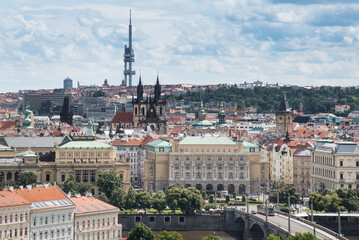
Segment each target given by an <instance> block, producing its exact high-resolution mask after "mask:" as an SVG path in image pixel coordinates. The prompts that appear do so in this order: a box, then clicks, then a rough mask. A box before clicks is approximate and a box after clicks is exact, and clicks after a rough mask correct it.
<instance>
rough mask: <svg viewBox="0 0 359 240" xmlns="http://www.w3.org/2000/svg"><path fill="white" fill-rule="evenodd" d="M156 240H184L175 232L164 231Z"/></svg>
mask: <svg viewBox="0 0 359 240" xmlns="http://www.w3.org/2000/svg"><path fill="white" fill-rule="evenodd" d="M156 240H183V236H182V235H181V234H180V233H178V232H175V231H170V232H167V231H166V230H163V231H161V232H160V233H159V234H158V235H157V237H156Z"/></svg>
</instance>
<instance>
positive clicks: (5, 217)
mask: <svg viewBox="0 0 359 240" xmlns="http://www.w3.org/2000/svg"><path fill="white" fill-rule="evenodd" d="M30 205H31V203H30V202H28V201H26V200H25V199H23V198H21V197H20V196H18V195H17V194H15V193H14V190H13V188H11V189H10V190H9V191H0V239H1V240H3V239H13V240H17V239H19V240H20V239H23V240H26V239H29V231H30V229H29V219H30Z"/></svg>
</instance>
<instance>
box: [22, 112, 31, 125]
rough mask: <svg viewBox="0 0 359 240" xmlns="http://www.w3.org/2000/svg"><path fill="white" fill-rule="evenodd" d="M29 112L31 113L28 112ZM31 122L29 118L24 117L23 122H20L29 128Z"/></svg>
mask: <svg viewBox="0 0 359 240" xmlns="http://www.w3.org/2000/svg"><path fill="white" fill-rule="evenodd" d="M30 112H31V111H30ZM31 122H32V120H31V119H30V118H29V116H26V117H25V118H24V119H23V120H22V124H23V125H25V126H29V125H30V124H31Z"/></svg>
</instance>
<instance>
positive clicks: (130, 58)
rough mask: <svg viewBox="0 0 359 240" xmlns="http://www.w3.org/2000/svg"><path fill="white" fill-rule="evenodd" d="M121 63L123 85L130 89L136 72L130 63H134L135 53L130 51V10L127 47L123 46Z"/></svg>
mask: <svg viewBox="0 0 359 240" xmlns="http://www.w3.org/2000/svg"><path fill="white" fill-rule="evenodd" d="M123 61H124V63H125V70H123V74H124V75H125V84H126V86H128V87H132V75H135V74H136V71H135V70H134V69H132V63H133V62H134V61H135V53H134V52H133V49H132V24H131V10H130V25H128V47H127V45H125V54H124V55H123Z"/></svg>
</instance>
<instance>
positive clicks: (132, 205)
mask: <svg viewBox="0 0 359 240" xmlns="http://www.w3.org/2000/svg"><path fill="white" fill-rule="evenodd" d="M136 195H137V193H136V191H135V189H134V188H133V187H132V186H131V187H130V189H128V192H127V195H126V197H125V206H126V209H131V210H132V209H136V208H138V203H137V202H136Z"/></svg>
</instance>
